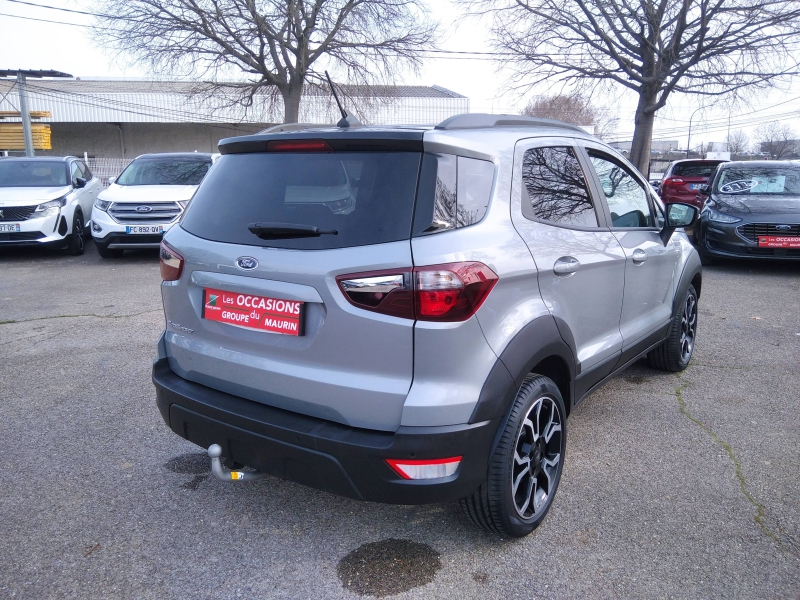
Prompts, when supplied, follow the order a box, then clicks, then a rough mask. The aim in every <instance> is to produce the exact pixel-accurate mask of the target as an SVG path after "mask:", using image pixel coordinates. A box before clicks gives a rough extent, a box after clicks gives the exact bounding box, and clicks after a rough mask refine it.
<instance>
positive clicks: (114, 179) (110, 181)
mask: <svg viewBox="0 0 800 600" xmlns="http://www.w3.org/2000/svg"><path fill="white" fill-rule="evenodd" d="M116 180H117V178H116V177H109V178H108V185H111V184H112V183H114V182H115V181H116Z"/></svg>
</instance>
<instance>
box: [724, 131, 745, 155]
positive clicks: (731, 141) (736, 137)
mask: <svg viewBox="0 0 800 600" xmlns="http://www.w3.org/2000/svg"><path fill="white" fill-rule="evenodd" d="M725 144H726V146H727V147H728V152H730V153H731V156H735V155H737V154H742V153H744V152H747V149H748V148H749V146H750V138H749V137H747V134H746V133H745V132H744V131H743V130H741V129H737V130H736V131H731V132H730V133H728V137H727V138H726V140H725Z"/></svg>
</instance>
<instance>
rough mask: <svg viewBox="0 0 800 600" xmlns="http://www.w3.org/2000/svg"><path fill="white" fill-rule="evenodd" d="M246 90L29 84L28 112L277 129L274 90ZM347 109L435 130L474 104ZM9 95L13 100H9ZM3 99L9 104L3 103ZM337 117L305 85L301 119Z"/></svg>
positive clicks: (402, 92)
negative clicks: (245, 95)
mask: <svg viewBox="0 0 800 600" xmlns="http://www.w3.org/2000/svg"><path fill="white" fill-rule="evenodd" d="M15 84H16V82H15V81H14V80H13V79H0V98H2V100H0V111H18V110H19V102H18V97H17V94H16V93H15V90H13V87H14V86H15ZM243 85H244V84H238V85H237V84H234V83H220V84H212V83H207V82H192V81H152V80H142V79H139V80H134V79H80V78H76V79H60V80H59V79H42V80H36V81H28V83H27V89H28V97H29V102H28V106H29V107H30V110H32V111H49V112H51V114H52V116H51V117H48V118H42V120H41V122H43V123H86V122H90V123H96V122H106V123H131V122H138V123H221V124H222V123H225V124H230V123H264V124H269V123H280V122H283V103H282V101H281V100H280V97H279V96H278V97H277V101H276V96H275V92H276V90H275V88H272V87H263V88H260V89H259V90H258V91H257V93H256V94H255V95H254V97H253V102H252V105H250V106H248V107H244V106H243V105H242V104H241V103H240V102H238V101H237V100H238V97H239V96H240V95H241V90H242V86H243ZM336 87H337V90H339V91H341V92H342V95H343V96H344V103H345V106H346V107H347V108H348V109H350V111H351V112H352V113H354V114H355V115H356V116H357V117H358V118H359V120H360V121H362V122H363V123H373V124H376V123H381V124H400V123H422V124H431V125H432V124H435V123H439V122H441V121H442V120H444V119H446V118H447V117H450V116H452V115H454V114H459V113H466V112H469V99H468V98H466V97H465V96H462V95H461V94H457V93H456V92H453V91H451V90H448V89H446V88H443V87H440V86H403V85H401V86H371V87H366V86H347V85H341V86H340V85H337V86H336ZM9 92H11V93H9ZM4 96H5V97H4ZM338 114H339V113H338V110H337V109H336V105H335V103H334V102H333V98H332V96H331V95H330V94H329V93H328V91H327V89H326V88H323V87H319V86H307V88H306V90H305V94H304V97H303V101H302V103H301V105H300V120H301V121H306V122H312V123H313V122H316V123H325V122H329V123H330V122H335V121H336V120H338Z"/></svg>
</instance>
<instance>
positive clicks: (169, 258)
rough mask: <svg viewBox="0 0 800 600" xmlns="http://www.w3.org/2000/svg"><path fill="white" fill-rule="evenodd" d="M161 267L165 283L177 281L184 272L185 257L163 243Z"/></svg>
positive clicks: (160, 253)
mask: <svg viewBox="0 0 800 600" xmlns="http://www.w3.org/2000/svg"><path fill="white" fill-rule="evenodd" d="M159 266H160V268H161V279H163V280H164V281H177V280H178V279H180V278H181V273H182V272H183V257H182V256H181V255H180V254H178V253H177V252H175V250H174V249H172V248H171V247H170V246H168V245H167V244H166V243H165V242H161V250H160V252H159Z"/></svg>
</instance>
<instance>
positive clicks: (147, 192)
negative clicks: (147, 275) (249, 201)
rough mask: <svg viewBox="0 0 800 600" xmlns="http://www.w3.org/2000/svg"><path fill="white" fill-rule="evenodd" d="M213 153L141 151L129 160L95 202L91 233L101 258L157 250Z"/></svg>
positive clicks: (204, 172)
mask: <svg viewBox="0 0 800 600" xmlns="http://www.w3.org/2000/svg"><path fill="white" fill-rule="evenodd" d="M215 156H216V155H213V154H206V153H199V152H180V153H170V154H144V155H142V156H139V157H137V158H136V159H135V160H134V161H133V162H131V164H129V165H128V166H127V167H126V168H125V170H124V171H122V173H121V174H120V176H119V177H117V178H116V179H113V178H112V179H111V180H110V183H111V185H110V186H109V187H108V188H107V189H105V190H103V191H102V192H101V193H100V195H99V196H98V198H97V202H96V203H95V205H94V208H95V212H94V218H93V219H92V237H93V238H94V243H95V245H96V246H97V251H98V253H99V254H100V256H102V257H103V258H119V257H120V256H122V252H123V251H124V250H125V249H134V248H158V247H159V244H160V243H161V238H162V237H163V236H164V232H166V231H168V230H169V228H170V227H172V226H173V225H175V223H177V222H178V220H179V219H180V217H181V215H182V214H183V211H184V209H185V208H186V205H187V204H188V203H189V201H190V200H191V199H192V196H193V195H194V193H195V191H196V190H197V186H198V185H200V182H201V181H202V180H203V177H205V175H206V173H207V172H208V170H209V169H210V168H211V165H212V163H213V161H214V158H215Z"/></svg>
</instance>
